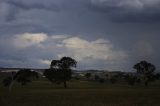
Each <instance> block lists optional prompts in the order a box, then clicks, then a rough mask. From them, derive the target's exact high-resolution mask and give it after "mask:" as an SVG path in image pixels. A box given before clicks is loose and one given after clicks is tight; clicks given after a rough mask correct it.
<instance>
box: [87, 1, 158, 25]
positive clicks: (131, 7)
mask: <svg viewBox="0 0 160 106" xmlns="http://www.w3.org/2000/svg"><path fill="white" fill-rule="evenodd" d="M159 5H160V1H158V0H91V5H90V6H89V7H90V9H92V10H94V11H99V12H102V13H104V14H105V15H106V16H107V17H109V19H110V20H112V21H115V22H157V21H160V7H159Z"/></svg>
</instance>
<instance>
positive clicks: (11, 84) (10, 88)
mask: <svg viewBox="0 0 160 106" xmlns="http://www.w3.org/2000/svg"><path fill="white" fill-rule="evenodd" d="M13 84H14V81H12V82H11V83H10V85H9V87H8V89H9V92H11V90H12V86H13Z"/></svg>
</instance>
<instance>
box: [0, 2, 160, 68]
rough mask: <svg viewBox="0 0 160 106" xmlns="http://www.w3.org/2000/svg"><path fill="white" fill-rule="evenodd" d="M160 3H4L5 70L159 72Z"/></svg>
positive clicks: (0, 16) (0, 11)
mask: <svg viewBox="0 0 160 106" xmlns="http://www.w3.org/2000/svg"><path fill="white" fill-rule="evenodd" d="M159 39H160V0H0V67H33V68H48V67H49V64H50V61H51V60H52V59H60V58H61V57H63V56H70V57H72V58H74V59H76V60H77V61H78V67H77V68H78V69H108V70H116V71H117V70H121V71H131V70H133V68H132V67H133V65H134V64H135V63H137V62H139V61H141V60H147V61H149V62H151V63H153V64H154V65H156V67H157V69H160V57H159V54H160V47H159V45H160V42H159Z"/></svg>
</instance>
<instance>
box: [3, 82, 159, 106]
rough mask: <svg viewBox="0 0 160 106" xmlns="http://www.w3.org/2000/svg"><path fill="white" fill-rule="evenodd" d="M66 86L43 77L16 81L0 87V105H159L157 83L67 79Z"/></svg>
mask: <svg viewBox="0 0 160 106" xmlns="http://www.w3.org/2000/svg"><path fill="white" fill-rule="evenodd" d="M68 86H69V88H67V89H64V88H63V85H54V84H51V83H50V82H48V81H46V80H39V81H34V82H33V83H30V84H28V85H27V86H24V87H22V86H21V85H19V84H17V83H16V84H15V85H14V87H13V90H12V92H8V91H7V90H6V89H5V88H3V87H2V86H0V106H160V85H159V84H158V83H154V84H152V85H150V86H149V87H144V86H138V85H137V86H128V85H125V84H124V85H122V84H121V85H120V84H112V85H111V84H106V83H105V84H100V83H98V82H87V81H70V82H68Z"/></svg>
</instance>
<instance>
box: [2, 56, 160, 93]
mask: <svg viewBox="0 0 160 106" xmlns="http://www.w3.org/2000/svg"><path fill="white" fill-rule="evenodd" d="M76 66H77V61H76V60H75V59H73V58H71V57H62V58H61V59H60V60H52V62H51V64H50V68H48V69H46V70H45V71H44V73H43V75H44V76H45V77H46V78H47V79H48V80H49V81H50V82H52V83H56V84H60V83H63V85H64V88H67V81H69V80H70V79H71V78H72V71H73V69H72V68H76ZM133 68H134V69H135V70H136V74H126V75H120V74H119V75H115V76H112V77H111V78H110V79H109V80H110V82H111V83H115V82H116V81H117V78H120V77H123V79H124V80H126V82H127V83H128V84H130V85H134V84H136V83H143V84H144V85H146V86H147V85H148V84H149V83H150V82H153V81H155V80H158V79H159V78H160V75H159V74H155V73H154V71H155V70H156V67H155V66H154V65H153V64H151V63H149V62H147V61H141V62H139V63H137V64H135V65H134V66H133ZM85 76H86V78H87V79H89V78H90V77H91V73H86V74H85ZM106 77H108V75H107V74H106ZM38 78H39V76H38V73H37V72H35V71H32V70H30V69H21V70H19V71H18V72H12V73H11V76H9V77H6V78H5V79H4V80H3V85H4V86H5V87H7V88H8V89H9V90H11V89H12V86H13V84H14V82H18V83H21V85H26V84H27V83H29V82H31V81H32V80H33V79H38ZM94 78H95V80H98V81H99V82H101V83H103V82H104V81H105V80H104V79H103V78H100V76H98V75H95V76H94ZM76 79H77V80H78V78H76Z"/></svg>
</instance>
